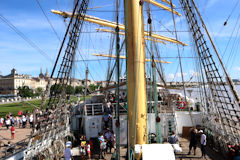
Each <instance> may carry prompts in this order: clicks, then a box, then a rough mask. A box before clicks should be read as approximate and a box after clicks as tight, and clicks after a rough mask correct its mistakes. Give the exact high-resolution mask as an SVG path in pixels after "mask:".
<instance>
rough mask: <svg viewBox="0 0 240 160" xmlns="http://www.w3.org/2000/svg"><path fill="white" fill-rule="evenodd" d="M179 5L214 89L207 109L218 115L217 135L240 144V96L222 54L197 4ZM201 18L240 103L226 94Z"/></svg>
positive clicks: (223, 139)
mask: <svg viewBox="0 0 240 160" xmlns="http://www.w3.org/2000/svg"><path fill="white" fill-rule="evenodd" d="M180 2H181V5H182V8H183V11H184V13H185V16H186V19H187V22H188V24H189V28H190V30H191V31H192V34H193V39H194V43H195V45H196V49H197V52H198V54H199V57H201V62H202V66H203V68H204V71H205V76H206V79H207V82H208V85H209V89H210V90H211V99H212V100H211V101H212V102H213V103H211V102H209V101H208V103H210V105H207V107H211V108H212V109H213V111H214V113H215V114H216V115H214V116H215V121H216V123H218V124H219V126H220V130H221V131H220V132H218V133H217V134H220V135H221V138H222V140H221V141H222V142H223V141H225V142H229V141H231V142H239V125H238V124H237V123H238V122H239V111H238V109H237V108H238V103H239V98H238V95H237V93H236V92H235V89H234V86H233V84H232V82H231V80H230V77H229V76H228V74H227V73H226V70H225V68H224V66H223V64H222V61H221V59H220V57H219V54H218V52H217V50H216V48H215V45H214V44H213V41H212V39H211V37H210V35H209V33H208V31H207V28H206V26H205V24H204V22H203V20H202V18H201V15H200V13H199V11H198V9H197V7H196V5H195V3H194V1H193V0H191V4H192V5H193V7H191V5H190V2H189V1H186V0H181V1H180ZM198 18H199V19H200V21H201V23H202V26H203V28H204V30H205V31H206V33H207V36H208V38H209V40H210V42H211V45H212V47H213V49H214V51H215V53H216V56H217V58H218V59H217V60H218V62H219V63H220V64H221V68H222V71H223V73H224V74H225V75H226V78H227V82H228V83H229V86H230V90H231V91H232V95H233V96H234V98H235V100H236V102H237V103H234V101H233V100H232V98H231V97H230V93H229V92H228V91H227V88H226V84H225V83H224V81H223V79H222V76H220V72H219V70H220V69H221V68H217V67H216V62H215V61H214V60H213V55H212V54H211V51H210V49H209V47H208V45H207V41H206V40H205V39H204V35H203V33H202V32H201V28H200V27H199V26H200V25H199V23H198V21H197V19H198ZM211 108H209V109H211ZM225 145H226V143H225Z"/></svg>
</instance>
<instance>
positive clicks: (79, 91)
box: [75, 86, 83, 94]
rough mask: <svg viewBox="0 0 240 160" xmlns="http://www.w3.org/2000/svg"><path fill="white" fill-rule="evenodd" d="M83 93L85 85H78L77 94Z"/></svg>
mask: <svg viewBox="0 0 240 160" xmlns="http://www.w3.org/2000/svg"><path fill="white" fill-rule="evenodd" d="M82 93H83V86H76V87H75V94H82Z"/></svg>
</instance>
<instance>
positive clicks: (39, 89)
mask: <svg viewBox="0 0 240 160" xmlns="http://www.w3.org/2000/svg"><path fill="white" fill-rule="evenodd" d="M42 93H43V88H41V87H38V88H37V89H36V91H35V96H41V95H42Z"/></svg>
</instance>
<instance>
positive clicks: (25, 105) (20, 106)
mask: <svg viewBox="0 0 240 160" xmlns="http://www.w3.org/2000/svg"><path fill="white" fill-rule="evenodd" d="M88 98H90V96H87V99H88ZM81 100H83V97H81ZM77 101H78V97H76V96H71V102H77ZM41 102H42V99H38V100H31V101H27V102H16V103H9V104H1V105H0V116H1V117H2V116H6V114H8V113H9V112H11V113H12V114H13V115H14V116H16V115H17V114H18V111H19V110H21V111H23V113H25V112H26V111H29V112H32V111H33V109H34V108H35V106H37V107H40V106H41ZM47 103H48V101H47V102H46V104H47Z"/></svg>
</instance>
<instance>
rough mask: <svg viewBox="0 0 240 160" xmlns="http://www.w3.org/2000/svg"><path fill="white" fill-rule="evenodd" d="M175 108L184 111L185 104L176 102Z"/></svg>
mask: <svg viewBox="0 0 240 160" xmlns="http://www.w3.org/2000/svg"><path fill="white" fill-rule="evenodd" d="M177 106H178V109H184V108H185V106H186V102H185V101H180V102H177Z"/></svg>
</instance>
